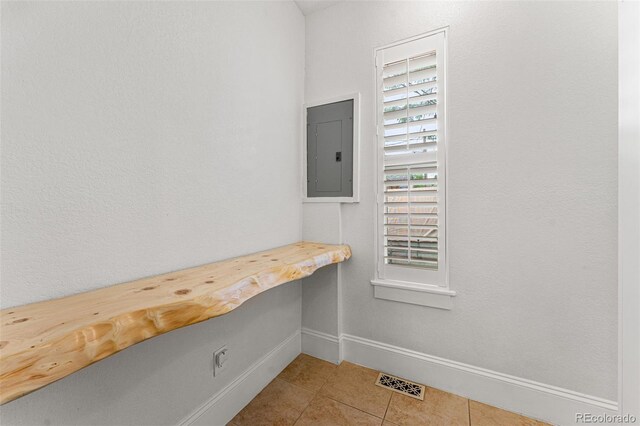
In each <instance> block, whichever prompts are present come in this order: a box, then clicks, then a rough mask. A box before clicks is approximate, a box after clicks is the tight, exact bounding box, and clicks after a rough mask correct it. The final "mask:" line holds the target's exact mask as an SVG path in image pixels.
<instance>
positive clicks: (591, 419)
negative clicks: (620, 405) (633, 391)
mask: <svg viewBox="0 0 640 426" xmlns="http://www.w3.org/2000/svg"><path fill="white" fill-rule="evenodd" d="M636 422H637V419H636V416H632V415H630V414H592V413H576V423H585V424H586V423H592V424H634V423H636Z"/></svg>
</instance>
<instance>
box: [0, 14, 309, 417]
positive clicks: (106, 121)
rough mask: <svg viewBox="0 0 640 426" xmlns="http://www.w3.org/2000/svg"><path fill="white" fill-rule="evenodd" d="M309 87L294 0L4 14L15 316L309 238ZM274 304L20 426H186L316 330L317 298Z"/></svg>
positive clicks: (8, 227) (151, 346)
mask: <svg viewBox="0 0 640 426" xmlns="http://www.w3.org/2000/svg"><path fill="white" fill-rule="evenodd" d="M303 79H304V18H303V16H302V14H301V13H300V11H299V10H298V8H297V7H296V6H295V4H293V3H292V2H256V3H247V2H206V3H205V2H3V3H2V111H1V113H2V117H1V118H2V162H1V182H2V195H1V197H2V199H1V201H2V225H1V232H2V241H1V253H0V254H1V257H2V265H1V268H0V269H1V280H2V307H4V308H6V307H10V306H15V305H20V304H24V303H29V302H34V301H38V300H46V299H50V298H53V297H59V296H64V295H67V294H72V293H76V292H78V291H83V290H90V289H93V288H98V287H102V286H105V285H110V284H114V283H118V282H122V281H127V280H131V279H136V278H140V277H144V276H148V275H153V274H157V273H161V272H167V271H171V270H176V269H181V268H185V267H188V266H194V265H198V264H202V263H206V262H210V261H213V260H217V259H223V258H228V257H232V256H235V255H239V254H246V253H250V252H253V251H258V250H261V249H266V248H269V247H274V246H278V245H284V244H288V243H291V242H294V241H297V240H299V239H300V238H301V218H302V211H301V210H302V209H301V206H300V197H301V192H300V177H299V176H300V174H299V155H300V149H299V148H300V143H299V134H300V133H299V132H300V122H301V112H300V111H301V110H300V105H301V104H302V102H303V84H304V80H303ZM268 293H269V294H263V295H260V296H258V297H256V298H255V299H253V300H252V301H250V302H248V303H247V304H246V306H243V307H242V308H240V309H238V310H237V312H234V313H232V314H230V315H228V316H225V317H221V318H216V319H214V320H211V321H207V322H205V323H202V324H199V325H196V326H193V327H188V328H186V329H184V330H180V331H177V332H174V333H169V334H167V335H164V336H161V337H158V338H156V339H152V340H150V341H148V342H144V343H142V344H140V345H136V346H135V347H133V348H130V349H128V350H126V351H124V352H122V353H120V354H117V355H115V356H114V357H111V358H109V359H107V360H104V361H102V362H100V363H98V364H96V365H94V366H91V367H89V368H87V369H85V370H83V371H82V372H79V373H78V374H74V375H72V376H69V377H68V378H65V379H63V380H62V381H60V382H58V383H56V384H54V385H52V386H50V387H47V388H45V389H42V390H41V391H38V392H35V393H33V394H31V395H29V396H27V397H24V398H22V399H20V400H17V401H14V402H12V403H10V404H8V405H5V406H3V407H2V423H3V424H4V423H7V424H25V425H34V424H65V425H66V424H73V423H76V424H82V425H87V424H153V425H157V424H175V423H176V422H178V421H179V420H180V419H181V418H182V417H183V416H184V415H185V414H186V413H189V412H191V411H192V410H194V409H195V408H196V407H198V406H199V405H200V404H201V403H202V402H204V401H205V400H206V399H207V398H209V397H210V396H212V395H213V394H214V393H215V392H216V391H217V390H219V389H221V387H222V386H223V385H225V384H227V383H229V382H230V380H231V379H232V378H233V377H234V376H235V375H237V374H239V373H240V372H241V371H243V370H244V369H245V368H247V367H248V366H249V365H250V364H251V363H253V362H255V361H256V360H257V359H258V358H260V356H262V355H263V354H265V353H266V352H267V351H268V350H270V349H272V348H273V347H275V346H276V345H277V344H278V343H280V342H281V341H282V340H284V338H286V337H287V336H289V335H291V333H293V332H294V331H295V330H297V329H298V328H299V327H300V321H301V312H300V300H301V291H300V284H299V283H292V284H289V285H287V286H283V287H282V288H279V289H275V290H273V291H271V292H268ZM225 343H226V344H228V345H229V347H230V350H231V352H232V354H231V359H230V364H229V370H227V371H226V372H225V375H223V376H222V377H219V378H216V380H214V379H213V378H212V377H211V354H212V351H213V350H215V349H217V348H218V347H220V346H222V344H225Z"/></svg>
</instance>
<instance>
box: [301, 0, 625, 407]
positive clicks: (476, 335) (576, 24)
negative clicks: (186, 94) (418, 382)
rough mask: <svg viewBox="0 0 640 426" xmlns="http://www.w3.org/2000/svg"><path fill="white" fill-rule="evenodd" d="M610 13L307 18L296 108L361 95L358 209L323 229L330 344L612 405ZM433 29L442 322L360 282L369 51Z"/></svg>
mask: <svg viewBox="0 0 640 426" xmlns="http://www.w3.org/2000/svg"><path fill="white" fill-rule="evenodd" d="M616 10H617V6H616V4H615V3H584V2H581V3H565V2H562V3H546V2H545V3H533V2H447V3H439V2H377V3H376V2H365V3H362V2H344V3H339V4H338V5H336V6H332V7H330V8H327V9H325V10H321V11H318V12H316V13H314V14H311V15H309V16H307V26H306V34H307V39H306V74H305V76H306V86H305V90H306V93H305V97H306V100H307V101H308V102H311V101H314V100H316V99H324V98H328V97H332V96H339V95H342V94H347V93H352V92H354V91H359V92H360V93H361V94H362V107H361V108H362V121H361V123H362V143H361V147H362V148H361V159H362V161H361V168H362V176H361V182H362V187H361V200H362V201H361V203H359V204H345V205H342V207H341V214H340V215H341V223H342V238H343V241H344V242H345V243H347V244H350V245H351V246H352V248H353V252H354V257H353V258H352V259H351V260H350V261H349V262H347V263H345V264H344V265H343V266H342V267H341V270H342V271H343V276H342V288H343V293H342V295H341V296H342V298H343V306H344V312H343V314H344V320H343V327H344V332H346V333H349V334H353V335H356V336H361V337H364V338H369V339H374V340H378V341H382V342H385V343H389V344H393V345H397V346H400V347H405V348H409V349H412V350H417V351H420V352H424V353H428V354H432V355H436V356H440V357H444V358H448V359H451V360H455V361H460V362H465V363H468V364H472V365H476V366H480V367H484V368H489V369H492V370H495V371H499V372H503V373H507V374H512V375H515V376H519V377H522V378H526V379H531V380H536V381H539V382H543V383H547V384H551V385H556V386H560V387H564V388H568V389H571V390H575V391H578V392H583V393H586V394H591V395H594V396H599V397H603V398H607V399H611V400H615V399H616V386H617V379H616V372H617V370H616V369H617V366H616V363H617V259H616V243H617V242H616V239H617V237H616V233H617V224H616V200H617V194H616V186H617V178H616V174H617V170H616V168H617V158H616V154H617V152H616V151H617V115H616V111H617V65H616V64H617V54H616V53H617V15H616ZM446 25H449V26H450V38H449V57H448V61H449V62H448V63H449V74H448V93H447V96H448V99H447V101H448V105H447V107H448V117H447V119H448V120H449V151H448V153H449V157H448V166H449V180H448V185H449V188H448V189H449V193H448V203H449V204H448V207H449V210H448V225H449V234H448V236H449V259H450V278H451V279H450V285H451V288H452V289H454V290H455V291H456V292H457V293H458V296H457V297H456V298H455V299H454V308H453V310H452V311H442V310H438V309H433V308H426V307H421V306H415V305H407V304H401V303H397V302H390V301H385V300H378V299H374V298H373V289H372V287H371V285H370V283H369V280H370V279H371V278H373V274H374V234H373V222H374V204H373V203H374V201H375V198H374V182H375V179H376V175H375V170H374V167H373V166H374V146H375V140H376V139H375V94H374V92H373V90H374V77H375V74H374V53H373V51H374V48H376V47H380V46H383V45H385V44H388V43H392V42H394V41H397V40H401V39H403V38H406V37H410V36H414V35H417V34H421V33H424V32H427V31H430V30H433V29H436V28H439V27H442V26H446ZM310 208H311V209H312V208H314V207H313V206H312V207H310ZM307 216H311V217H315V218H316V219H318V218H319V219H320V220H322V216H321V215H319V214H314V213H313V212H311V211H308V212H307V211H305V218H306V217H307ZM336 217H337V216H333V217H327V219H326V221H328V223H333V222H335V221H336V220H337V219H336ZM317 226H322V225H321V224H318V225H317ZM305 308H306V301H305V302H303V309H305Z"/></svg>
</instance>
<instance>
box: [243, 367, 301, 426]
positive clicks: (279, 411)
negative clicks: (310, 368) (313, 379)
mask: <svg viewBox="0 0 640 426" xmlns="http://www.w3.org/2000/svg"><path fill="white" fill-rule="evenodd" d="M312 399H313V392H311V391H308V390H306V389H303V388H301V387H299V386H296V385H292V384H291V383H288V382H285V381H284V380H280V379H278V378H276V379H274V380H273V381H272V382H271V383H269V384H268V385H267V387H266V388H264V389H263V390H262V391H261V392H260V393H259V394H258V395H257V396H256V397H255V398H253V400H252V401H251V402H250V403H249V404H248V405H247V406H246V407H244V408H243V409H242V411H240V412H239V413H238V414H237V415H236V416H235V417H234V418H233V420H231V424H233V425H237V426H242V425H251V426H254V425H255V426H259V425H265V426H266V425H274V426H275V425H278V426H280V425H282V426H285V425H292V424H294V423H295V421H296V420H297V419H298V417H300V414H302V412H303V411H304V409H305V408H307V405H308V404H309V402H311V400H312Z"/></svg>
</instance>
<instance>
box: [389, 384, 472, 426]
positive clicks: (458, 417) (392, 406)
mask: <svg viewBox="0 0 640 426" xmlns="http://www.w3.org/2000/svg"><path fill="white" fill-rule="evenodd" d="M385 420H388V421H390V422H392V423H395V424H398V425H401V426H404V425H416V426H417V425H447V426H449V425H452V426H453V425H456V426H468V425H469V401H468V400H467V399H466V398H463V397H461V396H458V395H454V394H452V393H448V392H444V391H441V390H438V389H434V388H430V387H427V388H426V390H425V395H424V401H420V400H418V399H415V398H409V397H408V396H404V395H400V394H398V393H394V394H393V396H392V397H391V402H390V403H389V409H388V410H387V415H386V416H385Z"/></svg>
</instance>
